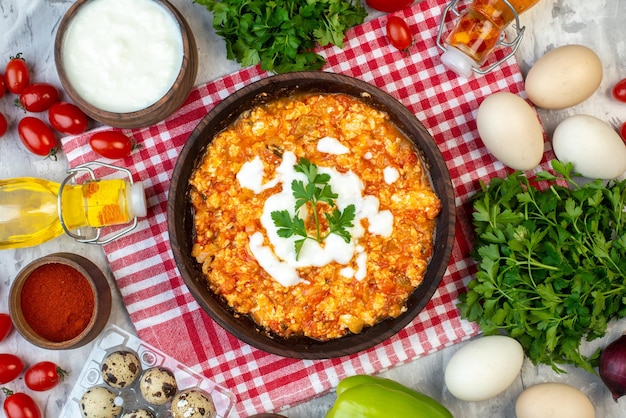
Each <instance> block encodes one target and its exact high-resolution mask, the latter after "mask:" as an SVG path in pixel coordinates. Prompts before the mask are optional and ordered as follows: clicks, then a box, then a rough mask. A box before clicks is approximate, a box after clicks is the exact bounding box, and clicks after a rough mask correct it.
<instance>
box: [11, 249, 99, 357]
mask: <svg viewBox="0 0 626 418" xmlns="http://www.w3.org/2000/svg"><path fill="white" fill-rule="evenodd" d="M46 265H52V266H53V267H54V266H55V265H64V266H69V267H71V268H73V269H74V270H76V271H77V272H78V273H79V274H80V276H82V277H83V278H84V279H85V280H86V282H87V283H88V285H89V289H90V290H91V292H92V294H93V297H94V306H93V310H92V312H91V313H90V318H89V320H88V322H87V323H86V326H85V327H84V328H82V331H80V332H79V333H78V334H77V335H76V336H74V337H73V338H70V339H67V340H64V341H56V340H55V341H53V340H52V339H49V338H46V337H43V336H41V335H40V334H38V333H37V331H35V330H34V329H33V328H38V327H37V326H35V327H33V326H31V324H30V323H29V322H28V320H27V316H25V313H24V311H23V309H22V302H23V301H22V297H23V289H24V285H25V284H26V283H27V281H28V280H29V278H30V277H31V276H32V275H33V273H34V272H35V271H36V270H37V269H38V268H40V267H42V266H46ZM69 297H70V298H75V297H76V294H70V295H69ZM55 302H56V299H55V300H52V301H50V302H48V303H49V304H54V303H55ZM9 311H10V315H11V319H12V320H13V324H14V325H15V328H16V329H17V331H18V332H19V333H20V334H21V335H22V336H23V337H24V338H25V339H26V340H28V341H30V342H31V343H33V344H35V345H37V346H39V347H42V348H46V349H49V350H67V349H73V348H77V347H81V346H83V345H85V344H87V343H89V342H90V341H92V340H93V339H94V338H96V337H97V336H98V335H99V334H100V332H101V331H102V329H103V328H104V326H105V325H106V323H107V321H108V320H109V315H110V313H111V288H110V287H109V283H108V281H107V279H106V277H105V276H104V274H103V273H102V270H100V269H99V268H98V266H96V265H95V264H94V263H92V262H91V261H89V260H88V259H86V258H85V257H82V256H80V255H77V254H72V253H55V254H50V255H47V256H45V257H42V258H39V259H37V260H35V261H33V262H31V263H30V264H28V265H27V266H26V267H24V268H23V269H22V270H21V271H20V272H19V273H18V274H17V276H16V277H15V280H14V281H13V284H12V285H11V290H10V292H9ZM68 319H69V320H70V321H71V320H72V319H73V318H72V316H71V315H70V316H68Z"/></svg>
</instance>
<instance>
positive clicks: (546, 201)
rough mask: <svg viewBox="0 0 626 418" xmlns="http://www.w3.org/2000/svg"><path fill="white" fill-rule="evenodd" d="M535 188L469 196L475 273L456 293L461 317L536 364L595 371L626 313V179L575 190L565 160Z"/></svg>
mask: <svg viewBox="0 0 626 418" xmlns="http://www.w3.org/2000/svg"><path fill="white" fill-rule="evenodd" d="M552 168H553V169H554V172H555V173H556V174H551V173H549V172H541V173H538V174H537V180H538V181H539V182H544V184H545V185H546V186H547V187H545V188H542V189H541V190H540V189H539V188H538V187H537V186H538V185H539V184H540V183H537V182H534V181H533V182H531V181H530V180H529V179H528V178H527V177H526V176H525V175H523V174H522V173H520V172H514V173H511V174H509V175H508V176H507V177H506V178H494V179H492V180H491V181H490V182H489V185H488V186H485V184H482V185H481V186H482V189H481V191H479V192H478V193H477V195H476V196H475V197H474V198H473V206H474V210H475V211H474V213H473V223H474V227H475V231H476V245H475V248H474V253H473V256H474V258H475V259H476V260H477V262H478V271H477V273H476V276H475V278H473V279H472V280H471V281H470V282H469V285H468V289H469V290H468V292H467V293H465V294H462V295H460V298H459V299H460V304H459V307H460V310H461V316H462V317H463V318H466V319H469V320H470V321H476V322H478V324H479V325H480V327H481V328H482V330H483V331H484V332H485V334H494V333H498V332H501V331H504V332H505V333H507V334H508V335H509V336H511V337H514V338H516V339H517V340H518V341H519V342H520V343H521V344H522V346H523V347H524V350H525V352H526V355H527V356H528V357H529V358H530V359H531V360H532V362H533V363H535V364H539V363H543V364H547V365H550V366H551V367H552V368H553V369H554V370H556V371H562V369H561V368H560V367H558V365H560V364H573V365H575V366H578V367H581V368H583V369H585V370H587V371H590V372H592V373H594V370H593V367H594V366H595V365H596V364H597V360H598V356H599V353H600V350H599V349H598V350H597V351H595V352H594V353H592V354H591V355H589V356H584V355H583V354H581V352H580V345H581V341H582V339H583V338H585V339H586V340H588V341H591V340H593V339H596V338H600V337H602V336H604V334H605V332H606V328H607V322H608V321H609V320H611V319H613V318H621V317H624V316H626V297H625V296H624V295H626V212H624V210H625V205H626V181H611V182H608V183H607V184H605V183H604V182H602V181H601V180H595V181H592V182H588V183H585V184H583V185H580V184H579V183H581V182H577V181H575V178H576V177H580V176H579V175H578V174H575V173H573V172H572V170H573V166H572V164H571V163H568V164H564V163H562V162H559V161H557V160H555V161H552Z"/></svg>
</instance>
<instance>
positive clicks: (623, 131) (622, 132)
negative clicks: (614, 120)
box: [619, 122, 626, 142]
mask: <svg viewBox="0 0 626 418" xmlns="http://www.w3.org/2000/svg"><path fill="white" fill-rule="evenodd" d="M619 133H620V135H621V136H622V139H623V140H624V142H626V122H624V123H623V124H622V127H621V129H620V130H619Z"/></svg>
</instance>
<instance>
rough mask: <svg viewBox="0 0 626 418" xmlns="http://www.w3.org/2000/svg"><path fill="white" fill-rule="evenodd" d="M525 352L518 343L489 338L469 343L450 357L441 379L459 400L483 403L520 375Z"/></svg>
mask: <svg viewBox="0 0 626 418" xmlns="http://www.w3.org/2000/svg"><path fill="white" fill-rule="evenodd" d="M523 363H524V350H523V349H522V346H521V344H520V343H519V342H517V340H515V339H513V338H511V337H506V336H503V335H490V336H486V337H481V338H478V339H476V340H473V341H470V342H469V343H468V344H466V345H465V346H463V347H461V348H460V349H459V350H458V351H457V352H456V353H454V354H453V355H452V357H451V358H450V361H449V362H448V364H447V365H446V370H445V375H444V380H445V383H446V387H447V388H448V390H449V391H450V393H451V394H452V395H454V396H455V397H456V398H458V399H460V400H462V401H484V400H486V399H490V398H493V397H494V396H496V395H498V394H500V393H502V392H504V391H505V390H506V389H507V388H508V387H509V386H511V384H512V383H513V382H514V381H515V379H516V378H517V377H518V376H519V374H520V371H521V370H522V364H523Z"/></svg>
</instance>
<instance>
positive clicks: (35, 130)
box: [17, 116, 57, 158]
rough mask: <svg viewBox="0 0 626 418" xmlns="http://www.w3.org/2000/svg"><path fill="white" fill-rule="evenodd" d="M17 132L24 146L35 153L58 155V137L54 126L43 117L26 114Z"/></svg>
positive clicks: (44, 155) (43, 155)
mask: <svg viewBox="0 0 626 418" xmlns="http://www.w3.org/2000/svg"><path fill="white" fill-rule="evenodd" d="M17 133H18V134H19V136H20V139H21V140H22V143H23V144H24V146H25V147H26V148H27V149H28V150H29V151H30V152H32V153H33V154H36V155H41V156H42V157H47V156H50V157H53V158H54V156H55V155H56V144H57V142H56V138H55V137H54V132H52V128H50V127H49V126H48V125H46V123H45V122H43V121H42V120H41V119H37V118H35V117H33V116H26V117H24V118H23V119H22V120H20V122H19V123H18V125H17Z"/></svg>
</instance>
